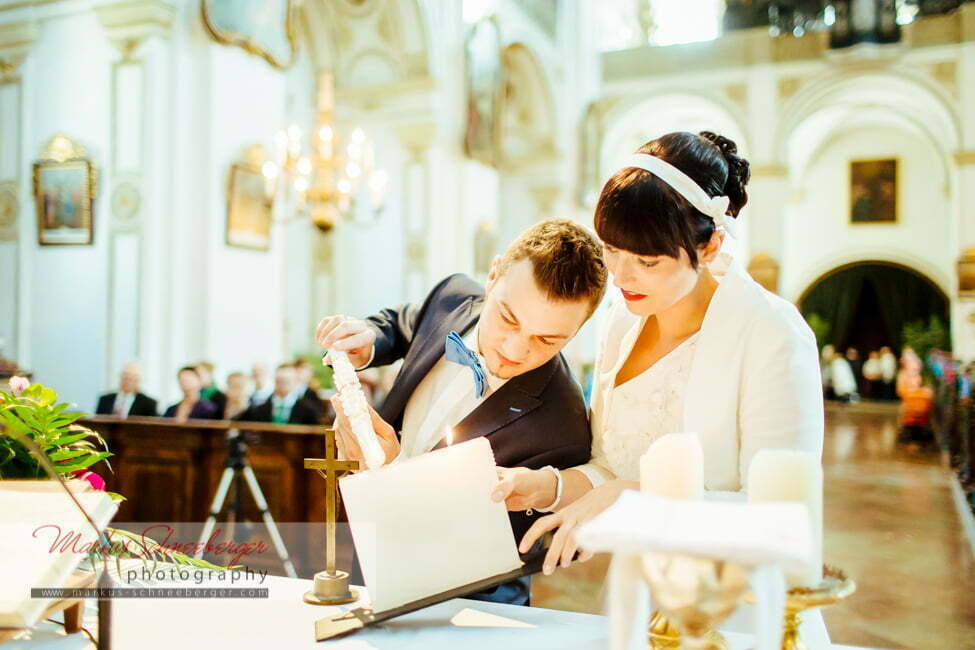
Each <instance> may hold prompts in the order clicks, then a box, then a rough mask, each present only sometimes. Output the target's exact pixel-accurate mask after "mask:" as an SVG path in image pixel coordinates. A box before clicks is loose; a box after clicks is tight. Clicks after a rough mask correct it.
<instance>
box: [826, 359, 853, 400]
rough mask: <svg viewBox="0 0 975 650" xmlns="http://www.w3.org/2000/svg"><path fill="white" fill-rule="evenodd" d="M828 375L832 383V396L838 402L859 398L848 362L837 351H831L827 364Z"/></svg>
mask: <svg viewBox="0 0 975 650" xmlns="http://www.w3.org/2000/svg"><path fill="white" fill-rule="evenodd" d="M829 375H830V379H831V380H832V385H833V397H834V399H836V400H838V401H840V402H855V401H857V400H858V399H859V397H860V396H859V393H858V392H857V390H858V387H857V380H856V377H855V376H854V374H853V368H852V367H850V362H849V361H848V360H847V358H846V357H844V356H843V355H842V354H840V353H839V352H834V353H833V360H832V361H831V362H830V364H829Z"/></svg>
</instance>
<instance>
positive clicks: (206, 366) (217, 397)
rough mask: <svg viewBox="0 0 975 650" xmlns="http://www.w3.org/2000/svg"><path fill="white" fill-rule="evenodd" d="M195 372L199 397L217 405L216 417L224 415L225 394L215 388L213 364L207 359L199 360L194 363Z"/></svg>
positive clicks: (219, 417)
mask: <svg viewBox="0 0 975 650" xmlns="http://www.w3.org/2000/svg"><path fill="white" fill-rule="evenodd" d="M196 373H197V375H199V377H200V382H201V383H200V399H205V400H207V401H209V402H211V403H212V404H213V405H214V406H215V407H217V415H216V417H217V419H218V420H219V419H221V418H223V417H224V414H223V412H224V410H225V409H226V408H227V396H226V395H225V394H224V393H223V392H221V390H220V389H219V388H217V382H216V381H215V380H214V378H213V364H212V363H210V362H209V361H201V362H199V363H198V364H196Z"/></svg>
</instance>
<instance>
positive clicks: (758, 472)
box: [748, 449, 823, 587]
mask: <svg viewBox="0 0 975 650" xmlns="http://www.w3.org/2000/svg"><path fill="white" fill-rule="evenodd" d="M748 500H749V501H753V502H759V501H798V502H800V503H804V504H806V506H807V507H808V508H809V515H810V517H811V518H812V531H813V549H814V552H813V559H812V562H811V563H810V565H809V567H808V569H807V570H806V571H804V572H802V573H800V574H795V575H787V576H786V579H787V580H788V582H789V586H790V587H817V586H819V584H820V583H821V582H822V580H823V467H822V464H821V463H820V461H819V457H818V456H817V455H816V454H813V453H811V452H808V451H796V450H792V449H763V450H761V451H759V452H758V453H757V454H755V456H754V458H752V463H751V466H750V467H749V469H748Z"/></svg>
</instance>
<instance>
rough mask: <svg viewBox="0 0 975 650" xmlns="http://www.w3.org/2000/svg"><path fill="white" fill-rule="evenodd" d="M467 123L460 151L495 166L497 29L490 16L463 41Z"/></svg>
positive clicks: (497, 135) (498, 100) (498, 148)
mask: <svg viewBox="0 0 975 650" xmlns="http://www.w3.org/2000/svg"><path fill="white" fill-rule="evenodd" d="M464 55H465V57H464V60H465V71H466V76H465V81H466V95H467V96H466V103H467V106H466V110H467V116H466V117H467V125H466V128H465V130H464V152H465V153H466V154H467V155H468V156H469V157H471V158H473V159H474V160H477V161H480V162H482V163H484V164H485V165H488V166H491V167H496V166H497V164H498V160H499V158H500V151H501V127H500V110H501V91H502V76H501V75H502V69H501V32H500V30H499V29H498V24H497V22H496V21H495V20H494V19H493V18H485V19H483V20H481V21H479V22H477V23H475V24H474V25H473V26H472V27H471V29H470V32H469V33H468V35H467V39H466V40H465V42H464Z"/></svg>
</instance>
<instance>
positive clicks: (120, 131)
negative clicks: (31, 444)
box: [96, 0, 175, 399]
mask: <svg viewBox="0 0 975 650" xmlns="http://www.w3.org/2000/svg"><path fill="white" fill-rule="evenodd" d="M96 12H97V14H98V18H99V20H100V22H101V23H102V26H103V27H104V28H105V31H106V35H107V36H108V38H109V39H110V40H111V41H112V44H113V45H115V47H116V49H117V50H118V51H119V58H118V60H117V61H115V63H113V65H112V85H111V98H110V102H111V116H112V118H111V124H110V129H111V132H110V143H111V144H110V150H109V161H108V169H107V174H106V181H107V184H106V185H105V186H103V187H104V190H103V196H104V197H105V199H106V200H108V201H109V202H110V204H111V217H110V222H109V224H108V226H109V227H108V228H107V229H106V230H107V237H108V240H109V243H108V287H107V292H108V301H107V303H108V313H107V318H106V323H107V325H106V327H107V332H106V341H107V343H108V345H107V346H106V353H105V372H106V377H107V378H108V379H109V380H110V381H111V382H114V381H115V377H116V376H117V375H118V372H119V369H120V368H121V366H122V365H124V364H125V363H126V362H128V361H130V360H133V359H140V360H141V361H142V362H143V366H144V377H143V390H145V391H146V392H148V393H149V394H152V395H155V396H158V397H161V398H164V399H165V398H166V397H167V395H166V394H165V390H166V387H167V386H168V385H170V383H171V381H170V380H169V376H170V375H171V370H172V369H171V368H169V363H168V355H167V354H166V351H165V350H166V334H165V332H166V329H167V322H170V320H169V319H171V317H172V316H171V312H170V310H169V309H167V307H166V301H167V298H168V292H167V290H166V285H167V284H168V283H169V282H170V281H171V278H170V277H168V276H167V273H166V271H165V268H162V267H165V266H166V265H167V264H168V261H169V260H168V259H167V257H168V256H167V255H165V254H164V251H163V247H164V246H165V243H166V233H167V232H168V231H169V229H170V217H171V214H172V212H171V210H170V206H169V201H170V198H169V196H170V194H171V191H168V190H169V189H171V185H170V182H169V181H170V179H169V177H168V175H167V173H166V166H167V165H168V164H170V163H169V162H168V161H170V160H171V159H172V153H173V151H172V149H171V147H172V133H171V131H172V125H173V123H172V122H171V121H170V118H171V114H170V108H169V106H168V105H167V100H168V98H169V95H170V85H169V79H170V76H169V54H170V48H169V42H168V40H167V39H168V38H169V36H170V34H171V30H172V25H173V20H174V15H175V10H174V9H173V7H172V6H171V5H170V4H169V3H168V2H164V1H162V0H141V1H137V2H120V3H114V4H104V5H101V6H99V7H98V8H97V9H96Z"/></svg>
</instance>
